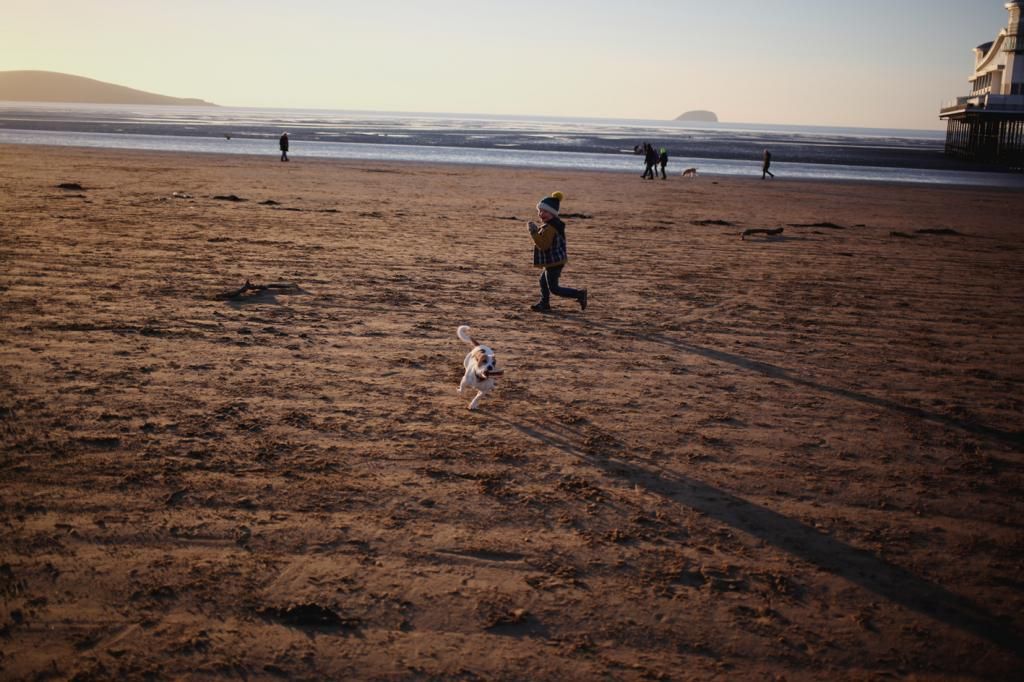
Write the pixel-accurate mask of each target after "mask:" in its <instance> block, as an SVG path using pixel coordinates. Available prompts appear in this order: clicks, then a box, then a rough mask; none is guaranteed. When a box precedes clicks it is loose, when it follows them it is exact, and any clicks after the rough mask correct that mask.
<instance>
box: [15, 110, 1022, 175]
mask: <svg viewBox="0 0 1024 682" xmlns="http://www.w3.org/2000/svg"><path fill="white" fill-rule="evenodd" d="M284 131H287V132H288V135H289V139H290V141H291V149H290V151H289V155H290V156H291V157H292V158H293V159H296V160H298V159H301V158H303V157H311V158H323V159H346V160H359V161H367V162H373V161H380V162H390V161H404V162H425V163H449V164H473V165H489V166H506V167H522V168H545V169H558V168H562V169H566V170H589V171H605V172H619V173H623V174H628V173H633V174H635V175H637V176H638V177H639V175H640V173H641V172H642V158H641V157H640V156H639V155H637V154H636V153H635V152H634V147H635V146H636V145H639V144H642V143H643V142H650V143H651V144H653V145H654V146H655V147H656V148H665V149H666V150H667V151H668V153H669V159H670V160H669V171H670V172H671V173H673V174H678V173H680V172H681V171H682V170H683V169H685V168H688V167H696V168H698V169H699V172H700V174H702V175H713V176H714V175H721V176H746V177H760V174H761V158H762V154H763V152H764V150H765V149H770V150H771V151H772V155H773V163H772V171H773V172H775V173H776V174H777V175H778V176H779V177H780V178H794V179H824V180H866V181H880V182H904V183H926V184H955V185H975V186H989V187H1019V188H1024V176H1021V175H1020V174H1011V173H994V172H983V171H979V170H975V169H973V168H971V167H969V166H966V165H964V164H962V163H959V162H956V161H953V160H950V159H947V158H946V157H945V156H944V155H943V145H944V139H945V137H944V134H943V133H942V132H941V131H913V130H881V129H863V128H828V127H801V126H781V125H750V124H726V123H716V124H707V123H689V122H686V123H684V122H675V121H646V120H613V119H569V118H560V117H525V116H519V117H516V116H490V115H466V114H431V113H391V112H366V111H323V110H295V109H255V108H227V107H168V106H126V105H55V104H26V103H20V102H18V103H13V102H8V103H2V102H0V143H17V144H41V145H59V146H77V147H99V148H108V149H140V150H153V151H172V152H180V153H226V154H244V155H264V156H276V155H277V154H279V152H278V150H277V141H278V138H279V136H280V135H281V133H282V132H284Z"/></svg>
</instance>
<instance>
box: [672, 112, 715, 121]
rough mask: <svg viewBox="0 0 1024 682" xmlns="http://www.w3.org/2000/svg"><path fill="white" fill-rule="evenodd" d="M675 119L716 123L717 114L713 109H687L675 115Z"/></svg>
mask: <svg viewBox="0 0 1024 682" xmlns="http://www.w3.org/2000/svg"><path fill="white" fill-rule="evenodd" d="M676 120H677V121H704V122H705V123H718V114H716V113H715V112H713V111H687V112H686V113H685V114H681V115H680V116H677V117H676Z"/></svg>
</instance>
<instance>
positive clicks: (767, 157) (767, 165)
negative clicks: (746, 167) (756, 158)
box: [761, 149, 775, 180]
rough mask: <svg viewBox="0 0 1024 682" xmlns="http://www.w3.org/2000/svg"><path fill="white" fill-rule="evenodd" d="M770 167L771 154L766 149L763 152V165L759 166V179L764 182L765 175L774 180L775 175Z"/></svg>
mask: <svg viewBox="0 0 1024 682" xmlns="http://www.w3.org/2000/svg"><path fill="white" fill-rule="evenodd" d="M771 165H772V153H771V152H770V151H768V150H767V149H765V150H764V164H763V165H762V166H761V179H762V180H764V176H765V175H770V176H772V178H773V179H774V178H775V173H772V172H771V171H770V170H768V169H769V168H771Z"/></svg>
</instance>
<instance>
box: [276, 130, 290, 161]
mask: <svg viewBox="0 0 1024 682" xmlns="http://www.w3.org/2000/svg"><path fill="white" fill-rule="evenodd" d="M278 146H280V147H281V160H282V161H287V160H288V133H281V140H280V142H279V143H278Z"/></svg>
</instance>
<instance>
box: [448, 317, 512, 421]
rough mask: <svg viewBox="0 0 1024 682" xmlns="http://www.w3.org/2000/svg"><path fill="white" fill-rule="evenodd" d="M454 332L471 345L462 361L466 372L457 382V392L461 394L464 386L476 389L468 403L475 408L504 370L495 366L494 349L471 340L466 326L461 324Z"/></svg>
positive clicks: (496, 363) (496, 364) (471, 407)
mask: <svg viewBox="0 0 1024 682" xmlns="http://www.w3.org/2000/svg"><path fill="white" fill-rule="evenodd" d="M455 333H456V334H458V336H459V338H460V339H462V340H463V341H465V342H466V343H468V344H469V345H470V346H472V347H473V350H471V351H469V353H468V354H467V355H466V359H465V360H464V361H463V362H462V365H463V366H464V367H465V368H466V373H465V374H463V375H462V381H461V382H460V383H459V393H460V394H461V393H462V391H463V390H465V389H466V388H473V389H476V396H475V397H474V398H473V400H471V401H470V403H469V409H471V410H475V409H476V406H477V405H479V404H480V398H482V397H484V395H486V394H487V393H489V392H490V390H491V389H492V388H494V383H495V381H494V380H495V377H499V376H501V375H502V374H504V373H505V372H504V370H500V369H498V368H497V367H498V361H497V360H496V359H495V357H494V351H493V350H491V349H490V348H488V347H487V346H484V345H481V344H479V343H477V342H476V341H474V340H473V337H472V336H470V335H469V327H468V326H466V325H462V326H461V327H459V328H458V329H457V330H456V332H455Z"/></svg>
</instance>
